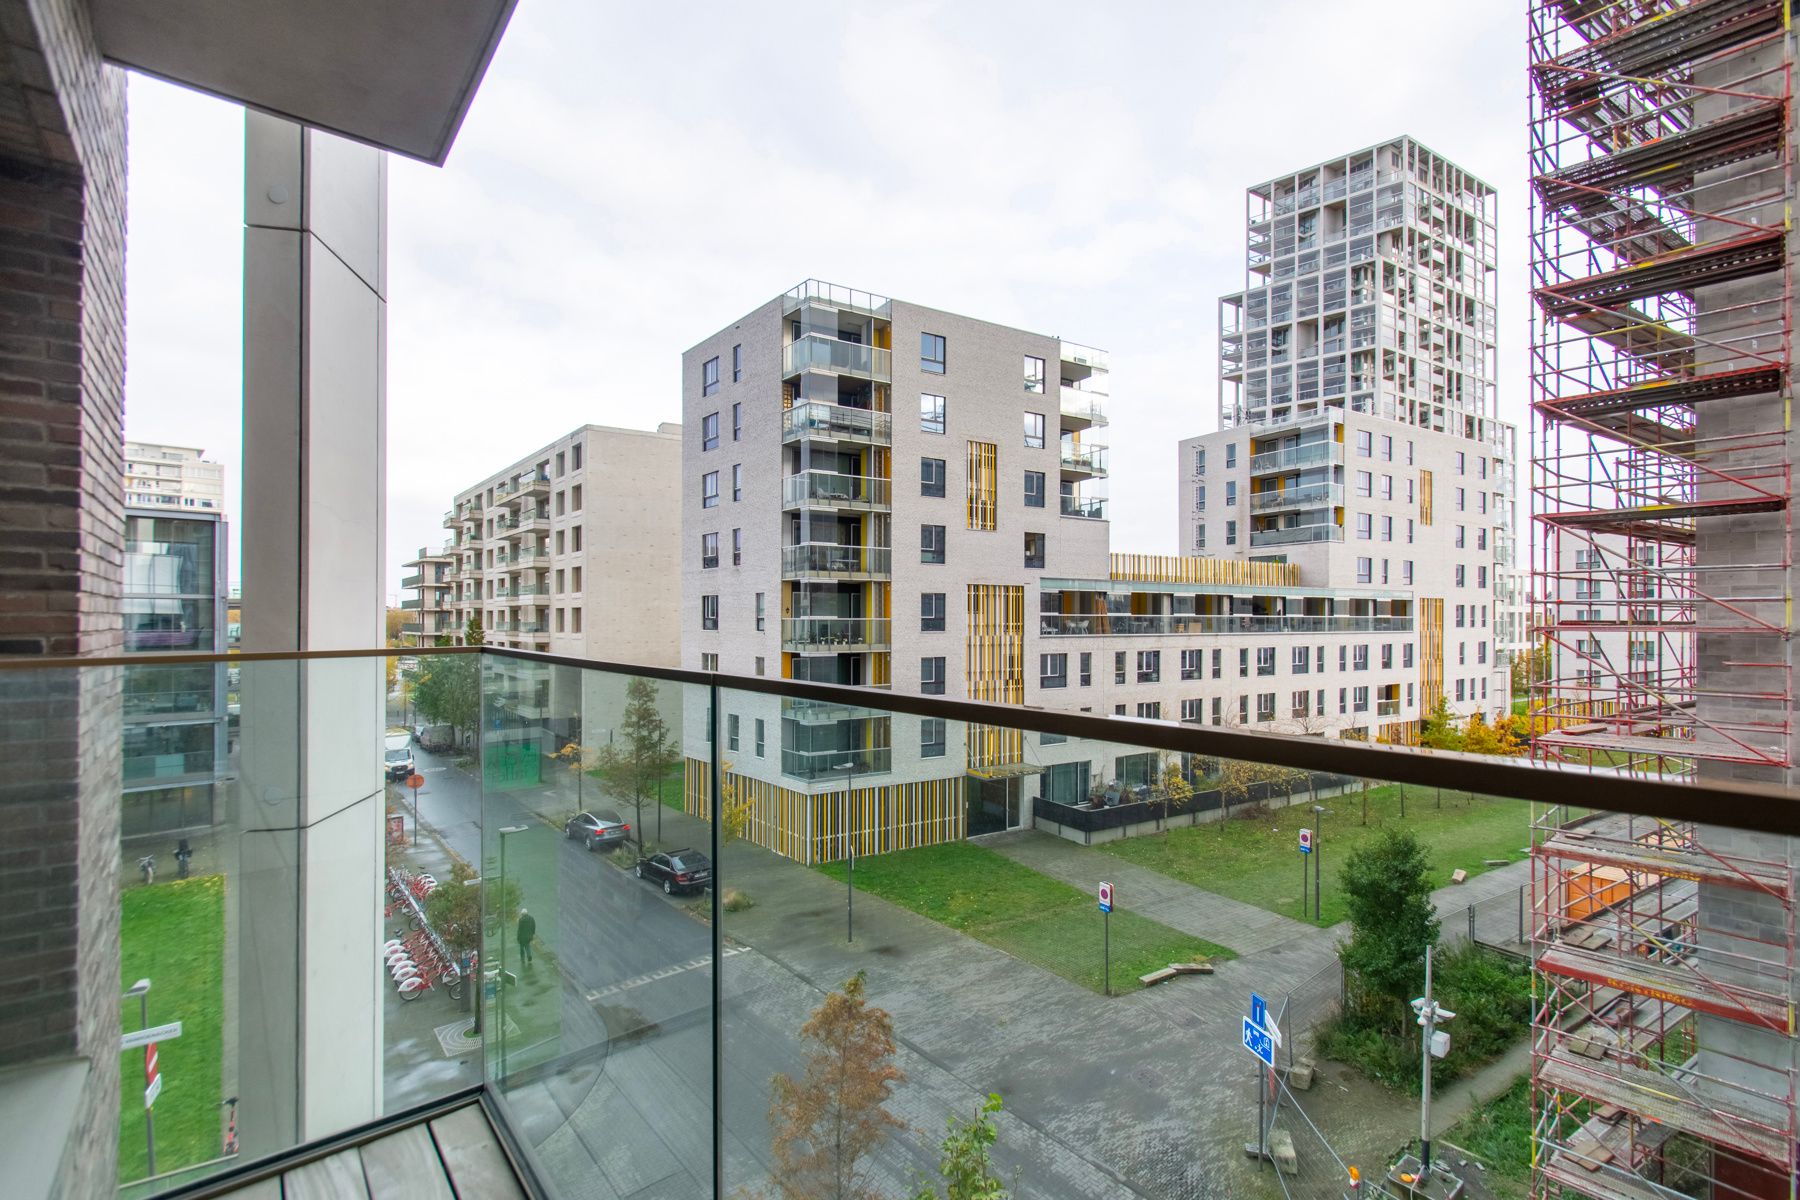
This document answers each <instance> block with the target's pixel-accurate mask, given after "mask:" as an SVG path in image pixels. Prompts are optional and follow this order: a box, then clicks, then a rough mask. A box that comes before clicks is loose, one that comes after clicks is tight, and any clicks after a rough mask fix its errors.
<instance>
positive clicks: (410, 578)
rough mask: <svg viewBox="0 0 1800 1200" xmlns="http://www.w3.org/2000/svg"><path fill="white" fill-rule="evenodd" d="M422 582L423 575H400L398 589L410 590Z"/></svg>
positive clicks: (423, 579) (423, 580)
mask: <svg viewBox="0 0 1800 1200" xmlns="http://www.w3.org/2000/svg"><path fill="white" fill-rule="evenodd" d="M424 582H425V577H424V576H423V575H402V576H401V577H400V590H401V591H403V592H410V591H412V590H413V589H414V588H416V587H418V586H419V585H420V584H421V583H424Z"/></svg>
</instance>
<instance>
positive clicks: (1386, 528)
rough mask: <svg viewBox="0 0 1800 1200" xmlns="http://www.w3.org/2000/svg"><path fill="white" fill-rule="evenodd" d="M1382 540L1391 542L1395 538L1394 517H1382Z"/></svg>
mask: <svg viewBox="0 0 1800 1200" xmlns="http://www.w3.org/2000/svg"><path fill="white" fill-rule="evenodd" d="M1381 540H1382V541H1384V542H1391V541H1393V540H1394V518H1392V517H1383V518H1381Z"/></svg>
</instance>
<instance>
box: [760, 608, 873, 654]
mask: <svg viewBox="0 0 1800 1200" xmlns="http://www.w3.org/2000/svg"><path fill="white" fill-rule="evenodd" d="M889 624H890V623H889V621H888V619H887V618H886V617H783V618H782V620H781V644H782V648H783V649H787V650H793V651H796V652H798V653H802V654H806V653H813V654H817V653H842V652H845V651H854V650H885V649H887V648H888V644H889V643H888V639H889V636H890V635H889V632H888V629H889Z"/></svg>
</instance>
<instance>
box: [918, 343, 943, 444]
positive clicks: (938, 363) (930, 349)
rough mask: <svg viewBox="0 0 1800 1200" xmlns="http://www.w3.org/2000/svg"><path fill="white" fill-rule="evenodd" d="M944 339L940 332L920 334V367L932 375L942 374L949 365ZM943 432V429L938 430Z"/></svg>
mask: <svg viewBox="0 0 1800 1200" xmlns="http://www.w3.org/2000/svg"><path fill="white" fill-rule="evenodd" d="M946 353H947V351H946V347H945V344H944V339H943V337H942V336H941V335H940V334H935V333H921V334H920V335H919V369H920V370H921V371H924V372H926V373H928V374H931V375H942V374H943V373H944V369H945V367H946V366H947V365H948V359H947V357H946ZM938 432H939V433H942V432H943V430H941V429H940V430H938Z"/></svg>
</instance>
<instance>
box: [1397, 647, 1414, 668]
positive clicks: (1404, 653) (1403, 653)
mask: <svg viewBox="0 0 1800 1200" xmlns="http://www.w3.org/2000/svg"><path fill="white" fill-rule="evenodd" d="M1400 665H1401V666H1402V667H1411V666H1412V665H1413V644H1412V643H1411V642H1406V643H1404V644H1403V645H1402V646H1401V647H1400Z"/></svg>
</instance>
